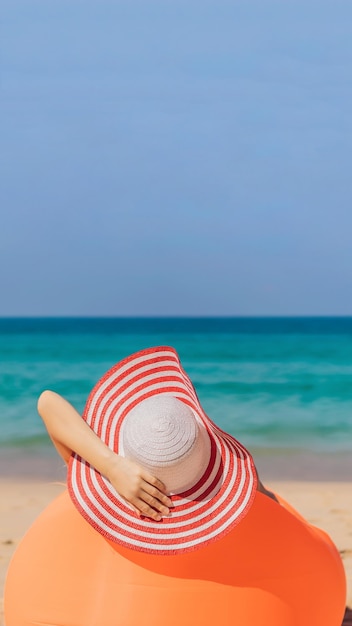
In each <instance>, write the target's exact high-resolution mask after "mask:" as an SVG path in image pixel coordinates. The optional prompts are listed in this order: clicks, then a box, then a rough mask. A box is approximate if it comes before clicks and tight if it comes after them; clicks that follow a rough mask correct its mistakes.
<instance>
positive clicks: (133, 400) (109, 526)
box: [68, 346, 257, 555]
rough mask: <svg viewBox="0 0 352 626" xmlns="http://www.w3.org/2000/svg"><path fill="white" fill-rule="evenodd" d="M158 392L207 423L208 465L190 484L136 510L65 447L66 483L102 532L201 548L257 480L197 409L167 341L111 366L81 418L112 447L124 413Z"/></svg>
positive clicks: (246, 499)
mask: <svg viewBox="0 0 352 626" xmlns="http://www.w3.org/2000/svg"><path fill="white" fill-rule="evenodd" d="M157 394H166V395H171V396H173V397H175V398H177V399H179V400H181V401H182V402H184V403H185V404H187V405H188V406H189V407H190V408H191V409H192V410H193V412H194V414H195V417H196V419H198V420H199V422H200V423H201V424H203V425H204V427H205V428H206V430H207V432H208V435H209V438H210V442H211V454H210V459H209V464H208V467H207V469H206V471H205V473H204V474H203V476H202V477H201V479H200V480H198V482H197V484H195V485H194V486H193V487H192V488H191V489H189V490H188V491H187V492H184V493H179V494H177V495H172V496H171V497H172V501H173V505H174V506H173V508H172V509H171V513H170V515H169V516H168V517H164V518H163V519H162V520H161V521H159V522H156V521H154V520H152V519H150V518H146V517H142V518H140V517H139V516H138V515H137V514H136V513H135V512H134V511H133V510H132V508H131V507H130V506H129V505H128V504H127V503H126V502H125V500H124V499H123V498H122V497H120V496H119V494H118V493H116V491H115V489H114V488H113V487H112V485H111V484H110V482H109V481H108V480H107V479H106V478H105V477H104V476H102V475H101V474H100V473H99V472H97V471H96V470H95V469H94V467H92V466H91V465H90V464H89V463H87V462H86V461H85V460H84V459H82V458H81V457H79V456H78V455H76V454H72V457H71V460H70V463H69V469H68V489H69V493H70V496H71V499H72V501H73V503H74V505H75V506H76V508H77V509H78V511H79V512H80V513H81V515H82V516H83V517H84V518H85V519H86V520H87V521H88V522H89V524H91V526H93V527H94V528H95V529H96V530H97V531H98V532H99V533H101V534H102V535H103V536H104V537H106V538H107V539H109V540H110V541H113V542H115V543H117V544H120V545H122V546H125V547H127V548H131V549H134V550H138V551H141V552H149V553H153V554H164V555H165V554H178V553H182V552H188V551H191V550H195V549H196V548H200V547H201V546H203V545H205V544H208V543H210V542H212V541H215V540H217V539H219V538H220V537H222V536H223V535H225V534H226V533H228V532H229V531H230V530H231V529H232V528H234V527H235V526H236V525H237V524H239V522H240V521H241V520H242V519H243V517H244V516H245V515H246V514H247V513H248V511H249V508H250V506H251V504H252V502H253V499H254V496H255V491H256V487H257V475H256V470H255V467H254V463H253V460H252V457H251V455H250V454H249V453H248V451H247V450H246V449H245V448H244V447H243V446H242V445H241V444H240V443H239V442H238V441H237V440H236V439H234V437H232V436H231V435H229V434H227V433H225V432H224V431H222V430H221V429H220V428H218V427H217V426H216V425H215V424H214V423H213V422H212V421H211V420H210V419H209V417H208V416H207V415H206V414H205V413H204V411H203V409H202V407H201V405H200V403H199V400H198V398H197V395H196V393H195V390H194V387H193V385H192V383H191V381H190V379H189V377H188V376H187V374H186V373H185V371H184V370H183V368H182V366H181V363H180V360H179V357H178V355H177V353H176V352H175V350H174V349H173V348H170V347H163V346H161V347H156V348H150V349H147V350H142V351H140V352H137V353H136V354H133V355H132V356H129V357H128V358H126V359H124V360H123V361H121V362H119V363H117V364H116V365H115V366H114V367H112V368H111V369H110V370H109V371H108V372H107V373H106V374H105V375H104V376H103V377H102V378H101V380H99V382H98V383H97V384H96V385H95V387H94V388H93V390H92V391H91V393H90V395H89V397H88V400H87V404H86V406H85V409H84V413H83V419H84V420H85V421H86V422H87V424H88V425H89V426H90V427H91V428H92V429H93V430H94V432H95V433H96V434H97V435H98V436H99V437H100V439H102V441H104V442H105V443H106V444H107V446H109V448H111V449H112V450H113V451H114V452H116V453H117V454H118V453H119V452H120V453H121V440H120V430H121V425H122V424H123V421H124V418H125V417H126V415H127V414H128V413H129V411H131V409H132V408H134V407H135V406H136V405H137V404H139V403H140V402H142V401H143V400H145V399H147V398H150V397H152V396H154V395H157Z"/></svg>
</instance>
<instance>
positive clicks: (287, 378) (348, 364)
mask: <svg viewBox="0 0 352 626" xmlns="http://www.w3.org/2000/svg"><path fill="white" fill-rule="evenodd" d="M156 345H171V346H173V347H174V348H176V350H177V351H178V353H179V355H180V357H181V361H182V363H183V366H184V368H185V369H186V371H187V372H188V374H189V375H190V377H191V379H192V381H193V383H194V385H195V387H196V389H197V392H198V395H199V398H200V400H201V402H202V404H203V407H204V409H205V410H206V412H207V413H208V415H209V416H210V417H211V418H212V419H213V420H214V421H216V422H217V423H218V424H219V425H220V426H221V427H222V428H224V429H225V430H228V431H229V432H231V433H232V434H233V435H234V436H236V437H237V438H238V439H240V440H241V441H242V443H243V444H244V445H247V446H249V447H251V446H252V447H255V448H256V449H269V448H270V449H281V450H282V449H288V450H289V449H295V450H297V449H299V450H313V451H316V452H318V453H320V454H322V453H324V451H326V452H339V453H344V452H347V453H348V452H352V318H209V319H208V318H199V319H197V318H175V319H172V318H162V319H156V318H155V319H154V318H146V319H143V318H128V319H127V318H126V319H125V318H124V319H120V318H116V319H115V318H106V319H103V318H100V319H95V318H84V319H79V318H72V319H69V318H67V319H66V318H58V319H55V318H50V319H36V318H30V319H14V318H11V319H5V318H2V319H0V454H1V449H2V450H5V449H7V448H8V447H11V446H12V447H16V448H22V449H24V448H26V449H30V448H31V447H33V446H34V447H36V448H38V446H39V447H40V448H43V449H44V448H45V447H48V446H50V444H49V440H48V437H47V435H46V432H45V429H44V427H43V425H42V423H41V420H40V418H39V417H38V415H37V412H36V400H37V397H38V395H39V394H40V392H41V391H42V390H43V389H46V388H49V389H53V390H55V391H57V392H58V393H61V394H63V395H64V396H65V397H66V398H67V399H68V400H69V401H70V402H72V403H73V404H74V405H75V406H76V407H77V408H78V410H80V411H81V410H82V409H83V407H84V403H85V400H86V397H87V395H88V393H89V391H90V389H91V388H92V386H93V385H94V384H95V382H96V381H97V380H98V378H100V376H102V375H103V374H104V372H105V371H106V370H107V369H108V368H109V367H111V366H112V365H113V364H114V363H116V362H117V361H118V360H120V359H121V358H123V357H125V356H127V355H129V354H131V353H132V352H135V351H137V350H139V349H141V348H146V347H151V346H156Z"/></svg>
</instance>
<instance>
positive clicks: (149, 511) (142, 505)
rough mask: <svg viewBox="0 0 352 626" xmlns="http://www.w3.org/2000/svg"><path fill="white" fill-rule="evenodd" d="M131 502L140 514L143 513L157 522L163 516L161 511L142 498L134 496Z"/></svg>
mask: <svg viewBox="0 0 352 626" xmlns="http://www.w3.org/2000/svg"><path fill="white" fill-rule="evenodd" d="M133 504H134V506H135V507H136V508H137V509H138V511H139V513H140V514H142V515H145V517H150V518H151V519H154V520H155V521H156V522H159V521H160V520H161V519H162V517H163V516H162V514H161V513H159V512H158V511H156V510H155V509H154V508H152V507H151V506H149V505H148V504H147V502H146V501H145V500H142V498H136V499H135V500H134V501H133Z"/></svg>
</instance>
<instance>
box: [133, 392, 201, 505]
mask: <svg viewBox="0 0 352 626" xmlns="http://www.w3.org/2000/svg"><path fill="white" fill-rule="evenodd" d="M122 449H123V454H124V456H126V457H128V458H130V459H133V460H134V461H135V462H137V463H139V464H140V465H142V466H143V467H145V468H146V469H147V470H149V471H150V472H151V473H152V474H154V475H155V476H156V477H157V478H159V479H160V480H161V481H162V482H163V483H164V484H165V486H166V488H167V489H168V490H169V491H170V492H173V493H177V492H181V491H185V490H187V489H189V488H190V486H193V485H194V484H196V482H197V481H198V480H199V478H200V476H201V475H202V474H203V473H204V472H205V470H206V468H207V465H208V462H209V458H210V441H209V438H208V436H207V433H206V431H205V428H204V427H203V426H202V425H201V424H199V423H198V421H197V419H196V417H195V415H194V413H193V411H192V410H191V409H190V407H189V406H188V405H186V404H185V403H184V402H182V401H181V400H178V399H177V398H175V397H171V396H167V395H164V394H159V395H157V396H153V397H151V398H148V399H146V400H143V401H142V402H140V403H139V404H138V405H137V406H135V407H134V408H133V409H132V410H131V411H130V412H129V413H128V415H127V416H126V418H125V420H124V424H123V428H122Z"/></svg>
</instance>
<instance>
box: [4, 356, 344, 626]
mask: <svg viewBox="0 0 352 626" xmlns="http://www.w3.org/2000/svg"><path fill="white" fill-rule="evenodd" d="M38 411H39V413H40V415H41V416H42V418H43V420H44V422H45V424H46V427H47V429H48V432H49V434H50V437H51V438H52V441H53V443H54V445H55V447H56V449H57V450H58V452H59V454H61V456H62V457H63V458H64V460H65V461H66V462H67V463H68V464H69V470H68V491H69V495H68V494H67V493H65V494H63V495H62V496H60V497H59V498H58V499H57V500H56V501H54V503H52V504H51V505H49V507H48V508H47V509H46V511H44V512H43V514H42V515H41V516H40V518H38V520H37V521H36V522H35V524H34V525H33V527H32V528H31V529H30V531H29V532H28V533H27V535H26V537H25V538H24V540H23V542H22V544H21V545H20V546H19V548H18V550H17V553H16V554H15V557H14V559H13V562H12V565H11V567H10V569H9V574H8V579H7V585H6V590H5V614H6V619H7V621H6V625H7V626H30V625H34V624H43V625H44V624H46V625H47V624H50V625H52V626H53V625H60V626H65V625H67V626H73V625H74V626H98V625H99V626H100V625H102V626H117V625H120V624H121V625H122V624H123V625H124V626H135V625H136V624H139V623H143V624H144V625H145V626H149V625H151V624H153V626H159V624H162V623H164V622H165V620H167V622H168V624H171V626H173V625H175V626H176V625H177V626H179V625H180V624H183V625H185V626H188V625H189V626H194V625H198V624H199V625H202V626H207V625H210V624H213V623H214V621H215V620H216V621H217V623H218V624H219V625H221V626H225V625H226V626H227V625H230V624H231V625H232V624H233V623H234V622H236V623H240V624H241V626H253V625H254V624H256V626H264V625H265V626H267V625H268V624H270V625H271V626H308V625H309V626H340V624H341V622H342V618H343V612H344V603H345V579H344V572H343V567H342V564H341V560H340V557H339V555H338V552H337V550H336V548H335V546H334V545H333V544H332V542H331V540H330V539H329V537H328V536H327V535H326V534H325V533H323V532H322V531H320V530H318V529H315V528H314V527H312V526H311V525H309V524H308V523H307V522H306V521H305V520H304V519H302V518H301V517H300V516H299V515H298V514H297V513H296V512H295V511H294V510H293V509H292V508H291V507H290V506H289V505H287V503H285V502H284V501H283V500H282V499H280V498H279V496H276V495H274V494H272V493H271V492H269V491H268V490H266V489H265V488H264V487H263V485H262V484H261V482H260V481H259V479H258V477H257V472H256V469H255V466H254V463H253V459H252V457H251V455H250V454H249V453H248V451H247V450H246V449H245V448H244V447H243V446H242V445H241V444H240V443H239V442H238V441H236V440H235V439H234V438H233V437H231V436H230V435H228V434H227V433H224V432H223V431H221V430H220V429H219V428H218V427H217V426H216V425H215V424H213V422H211V420H210V419H209V418H208V417H207V416H206V415H205V413H204V411H203V410H202V407H201V405H200V403H199V400H198V398H197V395H196V393H195V391H194V388H193V385H192V383H191V381H190V380H189V378H188V376H187V374H186V373H185V372H184V370H183V368H182V366H181V364H180V361H179V358H178V355H177V354H176V352H175V351H174V350H173V349H172V348H167V347H163V346H161V347H157V348H153V349H150V350H144V351H141V352H139V353H136V354H134V355H132V356H130V357H128V358H127V359H124V360H123V361H121V362H120V363H118V364H117V365H116V366H114V367H113V368H111V370H109V371H108V372H107V373H106V374H105V376H104V377H103V378H102V379H101V380H100V381H99V382H98V383H97V385H96V386H95V387H94V389H93V390H92V392H91V394H90V396H89V398H88V401H87V405H86V407H85V411H84V414H83V420H82V418H81V416H80V415H79V414H78V413H77V412H76V411H75V409H74V408H73V407H72V406H71V405H70V404H69V403H67V402H66V401H65V400H64V399H63V398H61V397H60V396H58V395H57V394H55V393H53V392H49V391H46V392H44V393H43V394H42V395H41V396H40V398H39V402H38ZM19 598H21V601H20V602H19V601H18V600H19Z"/></svg>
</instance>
